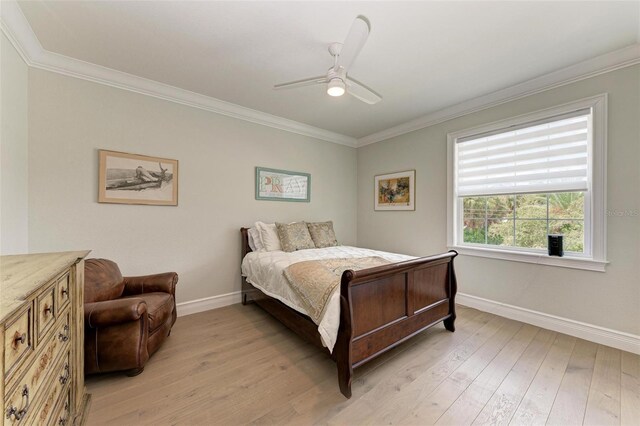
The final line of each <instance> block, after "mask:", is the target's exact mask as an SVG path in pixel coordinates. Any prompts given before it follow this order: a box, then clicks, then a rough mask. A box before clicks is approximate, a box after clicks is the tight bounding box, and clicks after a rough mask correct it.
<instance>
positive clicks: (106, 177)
mask: <svg viewBox="0 0 640 426" xmlns="http://www.w3.org/2000/svg"><path fill="white" fill-rule="evenodd" d="M99 157H100V167H99V175H98V202H99V203H115V204H144V205H154V206H177V205H178V160H172V159H168V158H161V157H151V156H147V155H140V154H129V153H126V152H118V151H108V150H103V149H101V150H99Z"/></svg>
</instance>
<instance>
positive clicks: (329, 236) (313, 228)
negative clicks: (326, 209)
mask: <svg viewBox="0 0 640 426" xmlns="http://www.w3.org/2000/svg"><path fill="white" fill-rule="evenodd" d="M307 228H308V229H309V234H311V239H312V240H313V244H315V246H316V248H322V247H334V246H337V245H338V241H337V240H336V233H335V232H334V231H333V222H332V221H328V222H315V223H307Z"/></svg>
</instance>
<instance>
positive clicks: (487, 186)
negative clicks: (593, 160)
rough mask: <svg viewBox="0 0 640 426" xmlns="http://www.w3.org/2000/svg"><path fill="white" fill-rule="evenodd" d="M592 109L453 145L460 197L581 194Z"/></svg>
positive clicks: (585, 183) (586, 181) (585, 185)
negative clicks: (558, 193) (555, 193)
mask: <svg viewBox="0 0 640 426" xmlns="http://www.w3.org/2000/svg"><path fill="white" fill-rule="evenodd" d="M590 128H591V109H583V110H580V111H575V112H572V113H569V114H563V115H561V116H556V117H553V118H549V119H547V120H542V121H537V122H533V123H528V124H526V125H522V126H518V127H517V128H508V129H503V130H499V131H495V132H490V133H485V134H480V135H474V136H469V137H466V138H461V139H458V140H456V144H455V145H456V192H457V195H458V196H459V197H468V196H475V195H498V194H518V193H536V192H537V193H543V192H562V191H586V190H587V189H588V185H589V167H588V165H589V155H590V148H589V147H590V139H591V134H590Z"/></svg>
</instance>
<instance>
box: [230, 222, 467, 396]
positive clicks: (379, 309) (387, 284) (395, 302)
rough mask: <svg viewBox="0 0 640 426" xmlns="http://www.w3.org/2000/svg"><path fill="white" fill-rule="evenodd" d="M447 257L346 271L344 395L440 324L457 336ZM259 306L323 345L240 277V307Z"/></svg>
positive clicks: (337, 351) (340, 353)
mask: <svg viewBox="0 0 640 426" xmlns="http://www.w3.org/2000/svg"><path fill="white" fill-rule="evenodd" d="M240 231H241V234H242V258H243V259H244V257H245V256H246V254H247V253H249V252H251V248H250V247H249V243H248V234H247V231H248V228H241V229H240ZM457 255H458V253H457V252H455V251H453V250H451V251H449V252H447V253H443V254H439V255H435V256H429V257H421V258H417V259H413V260H408V261H404V262H399V263H392V264H388V265H383V266H378V267H375V268H369V269H363V270H359V271H351V270H348V271H345V272H344V273H343V274H342V279H341V283H340V327H339V329H338V338H337V341H336V345H335V347H334V350H333V353H332V354H330V356H331V357H332V358H333V359H334V360H335V361H336V363H337V365H338V383H339V385H340V391H341V392H342V394H343V395H344V396H346V397H347V398H350V397H351V379H352V376H353V369H354V368H357V367H359V366H361V365H363V364H364V363H366V362H367V361H369V360H371V359H373V358H375V357H376V356H378V355H380V354H382V353H384V352H386V351H388V350H389V349H391V348H393V347H394V346H397V345H399V344H400V343H402V342H404V341H405V340H407V339H409V338H411V337H412V336H414V335H416V334H418V333H420V332H421V331H423V330H425V329H427V328H429V327H431V326H433V325H435V324H437V323H439V322H440V321H442V322H443V323H444V326H445V328H446V329H447V330H449V331H454V330H455V327H454V322H455V319H456V311H455V295H456V291H457V283H456V276H455V271H454V268H453V259H454V258H455V257H456V256H457ZM250 302H255V303H256V304H257V305H258V306H260V307H261V308H263V309H264V310H265V311H267V312H268V313H270V314H271V315H273V316H274V317H275V318H276V319H278V320H279V321H281V322H282V323H283V324H284V325H285V326H287V327H288V328H290V329H291V330H293V331H294V332H295V333H297V334H298V335H300V336H301V337H302V338H304V339H305V340H307V341H309V342H311V343H312V344H314V345H316V346H318V347H320V348H322V349H323V350H325V351H326V352H327V353H329V351H328V350H327V348H326V347H324V346H323V345H322V341H321V338H320V334H319V333H318V330H317V325H316V324H315V323H314V322H313V321H312V320H311V318H309V317H308V316H306V315H304V314H301V313H299V312H298V311H296V310H294V309H292V308H290V307H288V306H286V305H285V304H284V303H282V302H280V301H279V300H277V299H275V298H272V297H270V296H267V295H266V294H264V293H263V292H262V291H260V290H259V289H257V288H255V287H254V286H253V285H251V284H250V283H248V282H247V280H246V278H245V277H242V304H247V303H250Z"/></svg>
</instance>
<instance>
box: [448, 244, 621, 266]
mask: <svg viewBox="0 0 640 426" xmlns="http://www.w3.org/2000/svg"><path fill="white" fill-rule="evenodd" d="M449 248H450V249H453V250H455V251H457V252H458V253H459V254H463V255H466V256H477V257H489V258H492V259H501V260H509V261H512V262H525V263H535V264H539V265H548V266H559V267H561V268H571V269H582V270H585V271H596V272H605V266H606V265H607V264H608V263H609V262H607V261H606V260H594V259H588V258H584V257H576V256H573V257H572V256H564V257H557V256H549V255H546V254H537V253H524V252H517V251H509V250H494V249H490V248H479V247H468V246H449Z"/></svg>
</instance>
